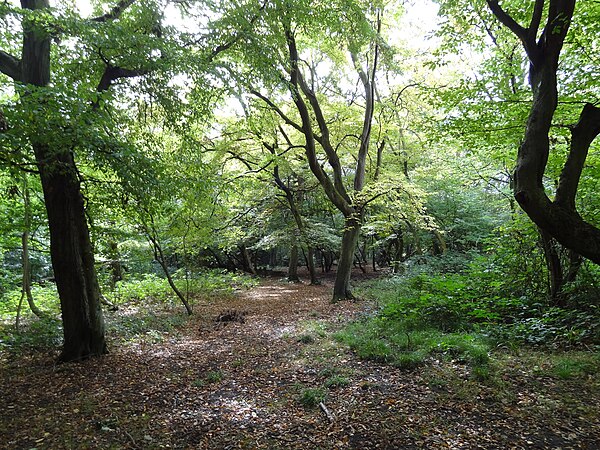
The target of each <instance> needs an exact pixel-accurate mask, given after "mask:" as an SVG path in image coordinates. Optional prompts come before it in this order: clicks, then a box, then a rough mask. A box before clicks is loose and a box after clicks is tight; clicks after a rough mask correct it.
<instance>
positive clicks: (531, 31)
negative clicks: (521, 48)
mask: <svg viewBox="0 0 600 450" xmlns="http://www.w3.org/2000/svg"><path fill="white" fill-rule="evenodd" d="M544 3H545V0H535V6H534V7H533V15H532V16H531V22H530V23H529V28H528V29H527V33H528V37H529V39H532V40H534V41H535V38H536V36H537V32H538V30H539V29H540V23H541V22H542V14H543V12H544Z"/></svg>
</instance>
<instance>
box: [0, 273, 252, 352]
mask: <svg viewBox="0 0 600 450" xmlns="http://www.w3.org/2000/svg"><path fill="white" fill-rule="evenodd" d="M188 278H189V279H188V280H185V279H184V278H183V274H182V273H176V274H175V280H176V284H177V286H178V287H179V288H180V289H181V290H182V291H183V292H186V291H188V290H189V294H190V300H191V302H192V304H193V303H194V299H195V298H199V297H201V298H203V299H207V298H208V299H210V298H212V297H214V296H219V297H223V296H228V295H232V294H233V293H234V292H235V291H236V290H238V289H244V288H249V287H251V286H253V285H254V284H255V283H256V280H255V279H254V278H252V277H249V276H247V275H244V274H238V273H230V272H226V271H222V270H207V271H202V272H199V273H194V274H190V275H189V276H188ZM102 292H103V294H104V296H105V297H106V298H107V299H108V300H109V301H110V302H111V303H112V304H114V305H116V306H117V307H119V308H120V310H119V311H117V312H107V313H106V317H105V322H106V329H107V336H108V337H110V338H111V339H117V340H120V341H131V342H133V341H145V342H160V341H162V340H163V337H164V335H165V333H168V332H171V331H173V330H174V329H176V328H177V327H179V326H181V325H182V324H183V323H184V322H185V320H186V318H185V316H184V315H183V314H178V313H174V312H173V311H172V307H173V305H178V302H179V301H178V300H177V299H176V297H175V295H174V293H173V291H172V290H171V288H170V286H169V284H168V282H167V280H166V279H165V278H161V277H159V276H157V275H155V274H141V275H138V276H129V277H127V278H126V279H125V280H123V281H119V282H117V283H116V285H115V287H114V289H112V290H111V289H109V288H108V287H107V286H105V287H104V289H102ZM32 293H33V297H34V300H35V302H36V305H37V306H38V308H39V309H40V310H41V311H42V312H43V313H44V317H43V318H37V317H36V316H34V315H33V314H32V313H31V311H29V308H28V305H27V302H26V301H25V302H23V305H22V311H21V320H20V322H21V326H20V327H19V329H18V330H17V329H16V327H15V321H16V315H17V307H18V303H19V298H20V296H21V293H20V291H19V290H16V289H15V290H12V291H9V292H6V293H5V294H4V295H3V296H2V297H1V298H0V351H8V352H11V353H20V352H22V351H30V350H49V349H56V348H58V347H59V346H60V345H61V343H62V323H61V321H60V301H59V299H58V293H57V291H56V287H55V285H54V283H50V282H46V283H44V284H35V285H34V286H33V287H32ZM123 311H126V313H124V312H123Z"/></svg>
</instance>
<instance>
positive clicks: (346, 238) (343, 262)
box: [333, 218, 361, 302]
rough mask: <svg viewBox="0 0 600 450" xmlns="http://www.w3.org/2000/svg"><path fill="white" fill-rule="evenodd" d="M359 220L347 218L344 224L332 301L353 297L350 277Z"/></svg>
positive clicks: (358, 232)
mask: <svg viewBox="0 0 600 450" xmlns="http://www.w3.org/2000/svg"><path fill="white" fill-rule="evenodd" d="M360 225H361V223H360V219H357V218H349V219H346V221H345V223H344V235H343V236H342V248H341V250H340V259H339V261H338V266H337V272H336V277H335V283H334V285H333V301H334V302H338V301H340V300H352V299H354V295H353V294H352V290H351V287H350V275H351V273H352V263H353V261H354V250H355V249H356V245H357V243H358V236H359V234H360Z"/></svg>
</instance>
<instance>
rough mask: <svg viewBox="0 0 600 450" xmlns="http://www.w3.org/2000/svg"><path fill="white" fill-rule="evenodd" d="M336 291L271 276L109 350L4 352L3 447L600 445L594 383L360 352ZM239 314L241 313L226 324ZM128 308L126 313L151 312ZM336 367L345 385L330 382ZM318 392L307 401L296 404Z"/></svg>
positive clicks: (360, 306) (348, 308) (349, 305)
mask: <svg viewBox="0 0 600 450" xmlns="http://www.w3.org/2000/svg"><path fill="white" fill-rule="evenodd" d="M330 295H331V284H330V282H328V281H326V284H325V285H321V286H309V285H306V284H290V283H287V282H284V281H282V280H273V279H271V280H263V281H261V284H260V285H259V286H257V287H255V288H252V289H251V290H248V291H243V292H241V293H239V294H238V295H237V296H235V297H223V298H219V299H215V300H211V301H206V302H202V303H198V304H197V305H196V308H195V314H194V316H192V317H191V318H187V317H184V316H181V315H179V316H178V314H179V313H180V311H179V309H180V308H179V305H177V306H174V307H172V308H171V309H170V310H169V311H170V314H172V315H173V317H180V318H181V317H183V318H184V320H180V322H178V325H176V327H175V328H172V329H170V330H162V331H161V330H160V329H159V327H158V325H160V322H156V324H157V329H152V328H150V330H148V327H146V328H140V330H143V331H140V332H139V335H136V339H134V340H129V341H119V342H113V346H112V348H111V353H110V354H108V355H106V356H105V357H102V358H96V359H93V360H90V361H85V362H82V363H79V364H66V365H60V366H56V365H54V359H53V358H54V356H55V355H34V356H32V357H23V358H20V359H15V360H14V361H11V362H7V363H6V365H5V366H3V367H2V369H3V370H2V379H1V383H2V384H1V385H0V389H1V392H2V399H1V403H0V419H1V420H0V448H7V449H9V448H10V449H17V448H34V447H35V448H53V449H54V448H58V449H60V448H65V449H67V448H68V449H71V448H125V449H127V448H131V449H141V448H144V449H145V448H193V449H215V450H217V449H219V450H220V449H226V448H246V449H269V450H270V449H302V450H306V449H313V448H321V449H342V448H344V449H345V448H350V449H361V450H362V449H373V448H381V449H392V448H407V449H420V448H432V449H437V448H469V449H470V448H473V449H474V448H488V449H492V448H515V449H520V448H558V447H562V448H581V449H583V448H595V447H594V446H593V443H597V442H598V441H600V432H599V428H600V425H599V424H598V417H597V415H596V416H595V418H594V417H592V416H589V415H586V414H587V413H584V412H582V410H580V409H577V408H578V407H579V406H577V405H579V403H578V402H581V400H578V398H581V397H584V398H585V401H586V404H587V403H589V404H591V405H597V404H598V403H600V395H599V394H598V389H597V388H594V386H595V385H594V384H593V383H594V382H593V380H591V381H590V383H589V386H587V385H586V390H585V392H580V391H578V392H576V393H575V392H574V393H572V394H573V397H572V398H573V400H572V401H573V405H575V406H573V408H571V406H569V405H566V406H565V405H561V404H557V403H556V401H555V400H553V395H554V389H555V386H554V385H553V384H552V382H551V381H549V380H535V382H532V380H529V379H527V378H524V375H523V374H524V372H522V371H521V372H516V373H517V375H515V377H516V378H515V379H511V378H506V379H503V380H501V383H502V385H501V386H486V385H480V384H477V383H474V382H473V381H472V380H470V379H469V378H468V376H465V375H464V374H465V373H466V372H465V367H464V365H463V364H461V363H460V362H452V363H451V364H450V365H448V366H447V367H446V366H443V367H442V365H439V366H438V365H435V364H433V363H432V364H431V366H430V367H429V368H426V367H425V368H422V369H421V368H420V369H417V370H413V371H402V370H400V369H398V368H394V367H391V366H389V365H385V364H383V363H379V362H373V361H364V360H361V359H359V358H357V356H356V355H355V354H353V353H352V352H350V351H349V350H348V349H347V348H346V347H343V346H341V345H340V344H338V343H337V342H336V341H335V340H334V339H332V333H334V332H335V330H336V329H339V328H340V327H341V326H343V324H344V323H345V322H347V321H348V320H351V319H352V318H354V317H359V316H360V315H361V314H364V311H365V309H368V308H370V306H369V305H367V304H364V303H360V302H341V303H336V304H332V303H331V302H330ZM169 311H167V310H165V311H160V312H158V313H157V314H158V315H157V317H158V320H161V318H162V317H168V316H164V315H163V313H169ZM231 311H234V312H238V314H230V316H231V317H232V318H234V319H235V318H237V320H232V321H220V320H219V318H220V317H223V314H224V313H226V312H231ZM123 312H124V313H125V315H126V317H127V319H128V320H129V321H132V322H131V323H135V324H138V322H137V320H138V319H139V320H142V321H143V320H144V319H145V315H144V312H143V311H141V310H140V311H135V312H130V310H129V309H128V310H127V311H123ZM117 314H118V313H117ZM134 319H135V321H133V320H134ZM153 324H154V322H151V323H150V325H152V326H153ZM438 373H439V375H438ZM448 374H450V375H448ZM336 376H337V377H341V378H343V379H344V380H345V382H344V383H343V385H341V386H338V387H327V382H328V380H331V379H332V377H336ZM448 376H451V377H454V378H452V382H451V383H449V384H443V383H444V382H445V381H444V380H445V379H446V378H444V377H448ZM513 384H514V385H515V386H516V387H515V389H517V388H518V392H519V394H520V395H514V396H513V395H512V390H513V387H512V386H513ZM504 392H505V393H504ZM567 394H568V395H570V394H569V392H567ZM561 395H563V396H564V395H565V393H564V392H562V393H561ZM311 396H314V398H315V399H316V400H314V402H315V403H313V406H312V407H311V406H305V404H303V403H302V402H301V401H300V400H299V399H300V398H304V400H303V401H304V402H309V400H311V398H312V397H311ZM513 397H514V398H513ZM307 399H308V400H307ZM524 399H526V400H527V401H524ZM540 399H545V400H544V403H541V400H540ZM320 401H322V402H323V406H324V407H325V408H326V409H327V411H329V412H330V416H328V415H327V414H325V412H324V410H323V409H322V408H321V407H320V406H319V402H320ZM306 404H308V403H306ZM571 410H573V411H576V412H574V413H573V414H571V413H570V412H569V411H571ZM557 417H560V427H559V426H558V422H557ZM561 430H564V432H563V431H561ZM569 436H571V437H569ZM569 439H571V440H569ZM529 442H532V444H529Z"/></svg>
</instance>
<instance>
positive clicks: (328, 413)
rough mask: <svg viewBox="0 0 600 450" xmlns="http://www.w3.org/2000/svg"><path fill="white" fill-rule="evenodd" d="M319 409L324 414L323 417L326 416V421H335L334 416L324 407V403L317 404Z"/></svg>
mask: <svg viewBox="0 0 600 450" xmlns="http://www.w3.org/2000/svg"><path fill="white" fill-rule="evenodd" d="M319 408H321V411H323V412H324V413H325V415H326V416H327V420H329V421H330V422H333V421H335V416H334V415H333V414H331V412H330V411H329V410H328V409H327V406H325V403H323V402H319Z"/></svg>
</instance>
